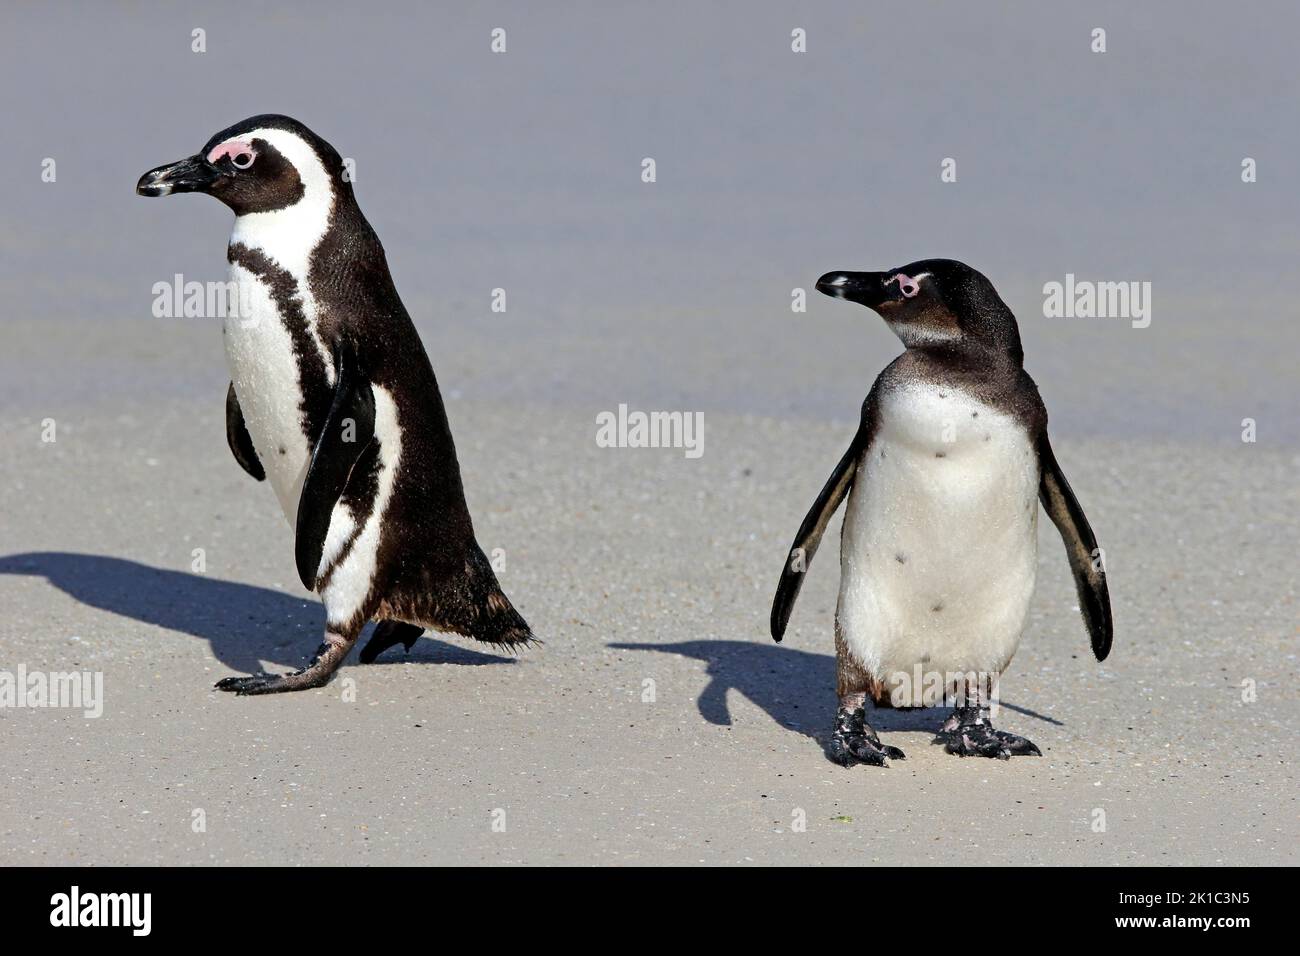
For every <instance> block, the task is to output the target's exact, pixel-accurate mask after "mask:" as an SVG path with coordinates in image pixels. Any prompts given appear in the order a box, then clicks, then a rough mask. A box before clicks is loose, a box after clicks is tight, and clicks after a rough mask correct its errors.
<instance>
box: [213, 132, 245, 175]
mask: <svg viewBox="0 0 1300 956" xmlns="http://www.w3.org/2000/svg"><path fill="white" fill-rule="evenodd" d="M225 156H229V157H230V161H231V162H232V163H234V164H235V165H236V166H238V167H239V168H240V169H247V168H248V167H249V166H252V165H253V160H254V159H256V158H257V150H255V149H253V147H252V145H251V144H249V143H244V142H241V141H239V140H237V139H232V140H230V141H229V142H227V143H222V144H221V145H219V146H215V147H213V149H212V152H210V153H208V162H210V163H215V162H216V161H217V160H219V159H221V158H223V157H225Z"/></svg>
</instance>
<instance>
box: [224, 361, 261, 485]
mask: <svg viewBox="0 0 1300 956" xmlns="http://www.w3.org/2000/svg"><path fill="white" fill-rule="evenodd" d="M226 444H227V445H229V446H230V450H231V452H233V453H234V455H235V461H237V462H239V467H240V468H242V469H244V471H246V472H248V473H249V474H250V475H252V476H253V477H254V478H256V479H257V480H258V481H263V480H264V479H265V478H266V470H265V469H264V468H263V467H262V462H261V460H260V459H259V458H258V457H257V449H255V448H254V447H253V439H251V438H249V437H248V428H247V427H246V426H245V425H244V413H243V411H242V410H241V409H240V407H239V398H238V397H237V396H236V395H235V383H234V382H231V383H230V388H228V389H226Z"/></svg>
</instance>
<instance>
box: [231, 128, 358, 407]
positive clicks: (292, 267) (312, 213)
mask: <svg viewBox="0 0 1300 956" xmlns="http://www.w3.org/2000/svg"><path fill="white" fill-rule="evenodd" d="M239 139H241V140H253V139H261V140H264V141H265V142H267V143H269V144H270V145H272V146H274V147H275V149H276V150H277V151H278V152H279V153H280V155H282V156H283V157H284V158H285V159H286V160H288V161H289V162H290V163H292V164H293V167H294V169H296V170H297V172H298V178H299V179H300V180H301V181H302V185H303V194H302V198H301V199H299V200H298V201H297V202H296V203H294V204H293V205H292V206H286V207H284V208H283V209H273V210H271V211H270V212H250V213H245V214H244V215H242V216H237V217H236V218H235V228H234V230H233V231H232V232H231V234H230V242H231V244H234V243H240V244H242V245H245V246H247V247H248V248H250V249H256V250H258V251H260V252H262V253H264V254H265V255H266V256H267V257H268V258H270V259H272V260H273V261H275V262H276V263H277V264H279V265H280V267H281V268H283V269H284V270H285V271H287V272H288V273H289V274H290V275H292V276H293V278H294V279H295V280H296V282H297V285H298V292H299V295H300V297H301V299H302V308H303V314H304V315H305V316H306V318H307V325H308V328H310V330H311V333H312V338H313V339H314V340H315V342H316V349H317V351H318V352H319V353H320V356H321V360H322V361H324V363H325V369H326V376H327V378H328V379H329V382H330V384H331V385H333V383H334V358H333V356H332V355H331V354H330V351H329V349H327V348H326V347H325V343H324V342H323V341H322V340H321V338H320V333H319V330H318V328H317V323H316V317H317V308H316V301H315V298H314V297H313V296H312V294H311V288H310V286H309V284H308V282H307V276H308V273H309V272H310V267H311V255H312V253H313V252H314V251H315V249H316V247H317V246H318V245H320V241H321V239H322V238H324V236H325V230H326V229H327V228H328V227H329V222H330V216H331V215H332V214H333V212H334V202H335V195H334V179H333V176H332V175H331V174H330V172H329V170H327V169H326V168H325V166H324V164H322V163H321V161H320V159H319V158H318V157H317V155H316V151H315V150H314V149H312V147H311V145H310V144H309V143H307V141H306V140H304V139H303V138H302V137H300V136H298V135H297V134H296V133H291V132H289V131H288V130H282V129H256V130H253V131H252V132H250V133H245V134H244V135H242V136H241V137H239Z"/></svg>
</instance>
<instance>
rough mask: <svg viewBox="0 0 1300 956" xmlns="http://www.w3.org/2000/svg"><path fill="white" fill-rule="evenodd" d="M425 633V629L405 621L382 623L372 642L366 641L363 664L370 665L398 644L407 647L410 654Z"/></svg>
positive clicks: (376, 626) (377, 625) (376, 629)
mask: <svg viewBox="0 0 1300 956" xmlns="http://www.w3.org/2000/svg"><path fill="white" fill-rule="evenodd" d="M423 633H424V628H422V627H420V626H419V625H418V624H407V623H406V622H405V621H380V622H379V623H378V624H376V625H375V630H374V633H373V634H371V635H370V640H368V641H366V646H365V647H363V648H361V663H363V664H369V663H370V662H371V661H373V660H374V659H375V658H376V657H378V656H379V655H380V654H382V653H384V651H386V650H388V649H389V648H390V647H393V646H394V645H396V644H401V645H402V646H403V647H405V648H406V651H407V653H408V654H409V653H410V651H411V648H412V647H414V646H415V642H416V640H418V639H419V637H420V635H421V634H423Z"/></svg>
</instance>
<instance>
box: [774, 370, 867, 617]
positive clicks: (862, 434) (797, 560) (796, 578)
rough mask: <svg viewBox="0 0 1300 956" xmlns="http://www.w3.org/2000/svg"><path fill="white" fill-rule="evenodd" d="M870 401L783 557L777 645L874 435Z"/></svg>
mask: <svg viewBox="0 0 1300 956" xmlns="http://www.w3.org/2000/svg"><path fill="white" fill-rule="evenodd" d="M874 399H875V389H874V388H873V389H872V390H871V394H870V395H868V396H867V400H866V401H865V402H863V404H862V420H861V422H860V424H859V425H858V431H857V434H856V435H854V436H853V443H852V444H851V445H849V450H848V451H846V452H845V453H844V457H843V458H841V459H840V461H839V464H837V465H836V466H835V470H834V471H833V472H831V476H830V478H828V479H827V481H826V484H825V486H824V487H823V488H822V491H821V494H819V495H818V496H817V500H816V501H814V502H813V506H812V508H811V509H809V511H808V515H807V516H806V517H805V518H804V519H803V524H801V525H800V526H799V533H798V534H796V535H795V536H794V544H792V545H791V546H790V550H789V552H788V553H787V554H786V559H785V566H784V567H783V568H782V569H781V582H780V583H779V584H778V585H777V586H776V597H775V598H773V599H772V619H771V626H772V639H773V640H774V641H776V642H777V643H780V641H781V638H782V637H784V636H785V626H786V624H788V623H789V621H790V613H791V612H792V611H793V610H794V600H795V598H797V597H798V596H799V589H800V588H801V587H803V579H804V576H805V575H806V574H807V571H808V567H809V566H810V565H811V564H812V559H813V555H814V554H816V553H817V547H818V545H820V544H821V541H822V535H823V534H824V533H825V531H826V526H827V525H828V524H830V520H831V516H832V515H834V514H835V510H836V509H837V508H839V506H840V502H842V501H843V500H844V497H845V496H846V495H847V494H848V493H849V489H850V488H852V487H853V478H854V475H855V474H856V473H857V470H858V459H859V458H860V457H861V456H862V450H863V449H864V448H866V447H867V446H868V445H869V444H871V438H872V435H873V434H874V432H875V414H874V412H875V400H874Z"/></svg>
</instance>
